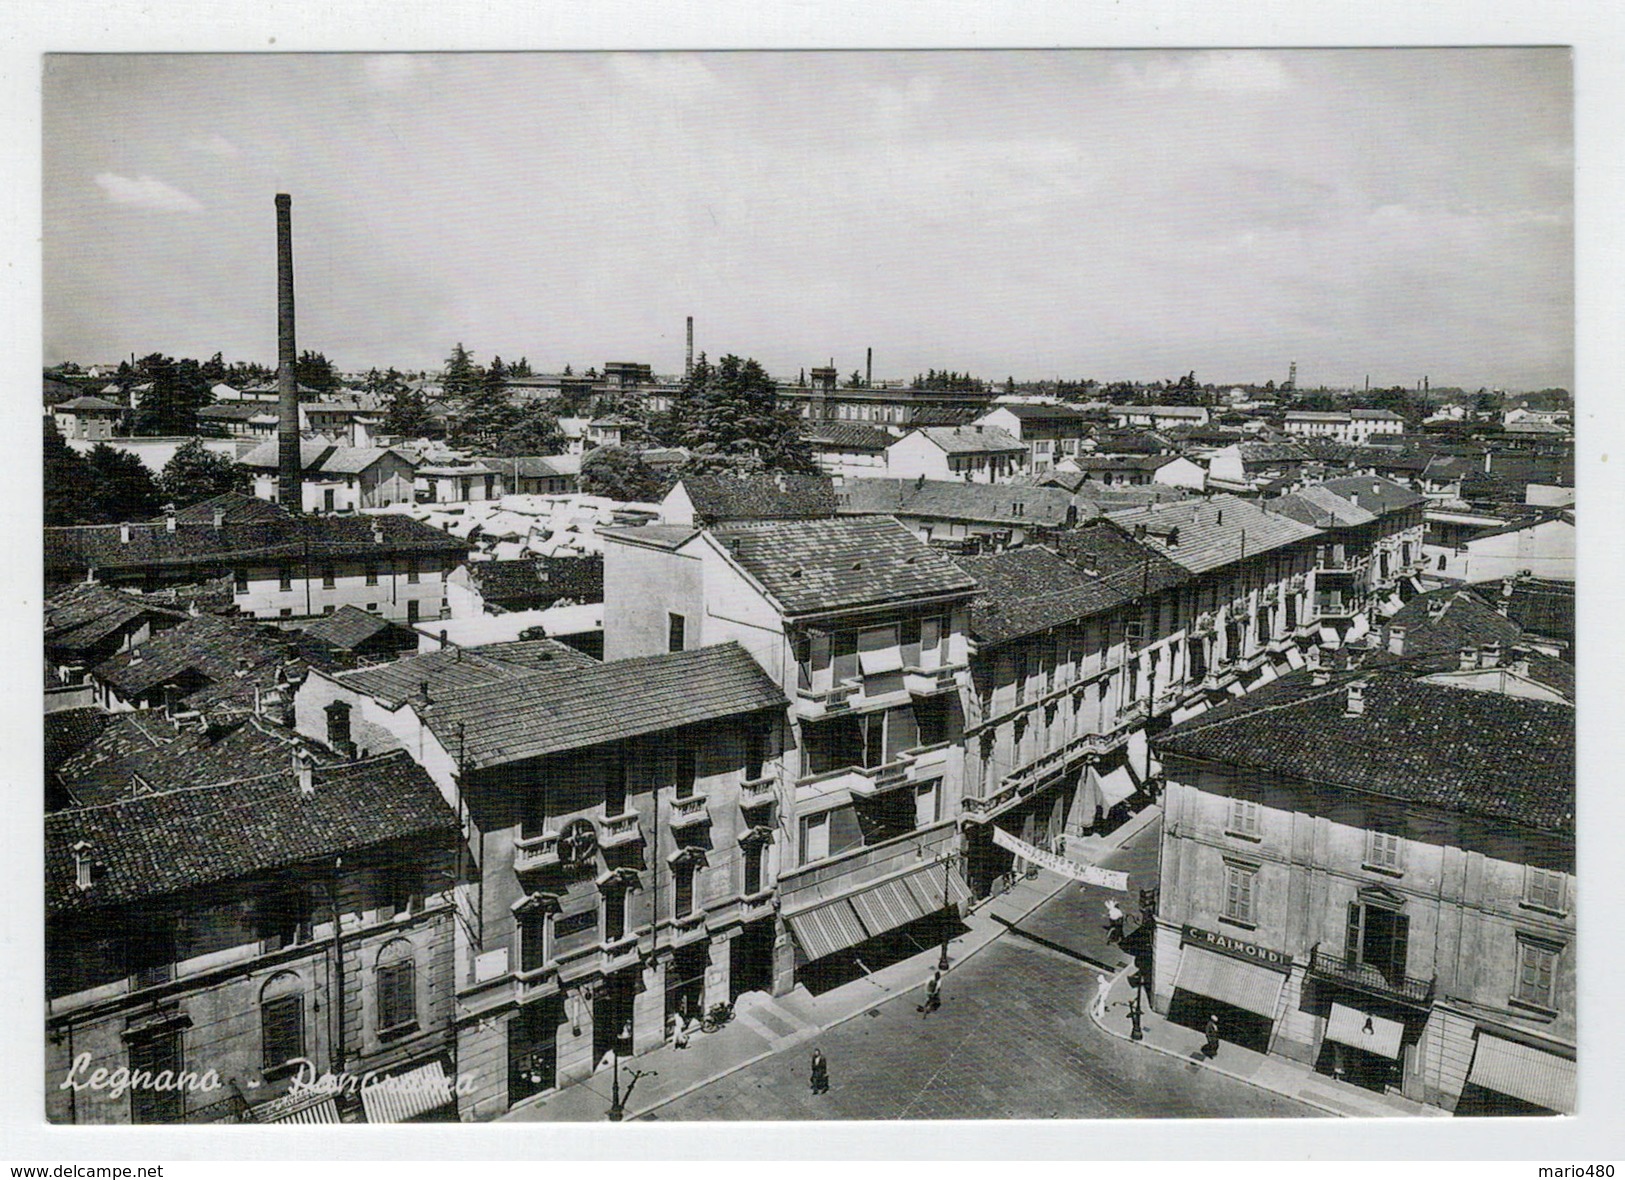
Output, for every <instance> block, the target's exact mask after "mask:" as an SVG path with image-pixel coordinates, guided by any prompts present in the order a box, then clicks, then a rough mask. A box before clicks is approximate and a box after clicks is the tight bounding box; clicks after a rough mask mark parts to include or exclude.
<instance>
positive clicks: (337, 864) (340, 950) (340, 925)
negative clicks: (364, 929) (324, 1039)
mask: <svg viewBox="0 0 1625 1180" xmlns="http://www.w3.org/2000/svg"><path fill="white" fill-rule="evenodd" d="M343 867H344V858H343V857H342V856H335V857H334V858H333V875H332V877H331V878H330V879H329V881H328V885H327V895H328V905H329V908H330V909H331V910H332V913H333V961H334V963H333V975H334V977H335V978H336V979H337V981H338V989H339V997H338V1002H337V1003H334V1002H333V997H332V996H331V995H330V996H328V998H327V1002H328V1006H329V1007H331V1008H332V1009H333V1012H334V1018H335V1019H336V1020H337V1021H338V1040H337V1042H336V1043H335V1044H334V1047H333V1070H334V1072H335V1073H340V1074H342V1073H343V1072H344V918H343V913H342V911H341V910H340V909H339V870H340V869H342V868H343Z"/></svg>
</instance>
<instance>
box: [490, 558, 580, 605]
mask: <svg viewBox="0 0 1625 1180" xmlns="http://www.w3.org/2000/svg"><path fill="white" fill-rule="evenodd" d="M467 568H468V576H469V579H470V580H471V581H472V582H473V583H474V584H475V586H477V587H478V588H479V591H480V597H481V598H483V599H484V600H485V602H486V603H487V604H489V605H498V606H501V605H504V604H511V603H527V604H529V603H533V602H538V601H539V600H544V599H545V600H548V601H549V602H551V601H554V600H557V599H560V598H573V599H574V600H575V601H577V602H602V601H603V600H604V558H603V555H602V554H599V553H593V554H588V555H587V556H585V557H527V558H520V559H517V560H514V561H471V562H469V563H468V567H467Z"/></svg>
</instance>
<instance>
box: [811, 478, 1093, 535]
mask: <svg viewBox="0 0 1625 1180" xmlns="http://www.w3.org/2000/svg"><path fill="white" fill-rule="evenodd" d="M839 497H840V498H841V501H842V502H841V508H840V510H841V512H842V513H843V514H850V515H864V514H868V513H882V514H884V515H887V516H908V517H921V518H928V519H933V520H963V521H973V522H975V523H978V524H1002V525H1026V526H1033V525H1040V526H1043V527H1047V528H1059V527H1061V526H1063V525H1065V524H1066V523H1067V522H1068V520H1069V519H1070V517H1069V515H1068V513H1069V510H1070V509H1071V507H1072V505H1073V503H1074V499H1073V496H1072V494H1071V493H1070V492H1068V491H1066V490H1065V489H1064V488H1053V487H1040V486H1035V485H1033V484H1013V483H1011V484H987V483H965V482H962V481H960V480H956V479H928V480H923V481H922V480H918V479H849V480H847V481H846V483H845V484H844V485H842V487H841V490H840V493H839ZM1080 515H1082V516H1084V517H1088V516H1091V515H1094V513H1093V512H1092V510H1091V509H1090V508H1089V507H1088V506H1087V505H1085V506H1084V507H1083V508H1082V509H1081V511H1080Z"/></svg>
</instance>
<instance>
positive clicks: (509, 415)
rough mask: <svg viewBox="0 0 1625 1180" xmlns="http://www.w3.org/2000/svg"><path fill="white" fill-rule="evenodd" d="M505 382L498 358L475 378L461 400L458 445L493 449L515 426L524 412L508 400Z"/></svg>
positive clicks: (503, 368)
mask: <svg viewBox="0 0 1625 1180" xmlns="http://www.w3.org/2000/svg"><path fill="white" fill-rule="evenodd" d="M459 347H461V346H460V345H459ZM507 378H508V374H507V369H506V368H505V367H504V366H503V364H502V358H501V357H497V358H496V359H495V360H493V361H492V362H491V368H490V369H489V370H488V371H486V372H484V373H480V374H479V379H478V381H477V382H476V383H475V384H474V385H473V386H472V387H470V389H469V392H468V396H467V397H466V398H465V399H464V404H463V413H462V417H460V418H459V419H458V420H457V441H458V442H459V443H460V444H464V445H471V446H479V447H494V446H495V445H496V442H497V440H498V439H499V438H501V437H502V436H503V435H505V434H507V433H508V431H510V430H512V429H514V428H515V427H516V426H518V425H519V423H520V420H521V419H522V418H523V417H524V411H523V410H521V409H520V408H519V407H518V406H516V405H514V404H513V401H512V400H511V399H510V398H509V396H508V383H507Z"/></svg>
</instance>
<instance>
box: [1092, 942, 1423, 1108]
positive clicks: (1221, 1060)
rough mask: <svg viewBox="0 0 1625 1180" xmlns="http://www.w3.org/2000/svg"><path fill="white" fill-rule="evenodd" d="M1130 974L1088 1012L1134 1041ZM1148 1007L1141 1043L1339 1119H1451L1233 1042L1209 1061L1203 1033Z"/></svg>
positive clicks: (1123, 975)
mask: <svg viewBox="0 0 1625 1180" xmlns="http://www.w3.org/2000/svg"><path fill="white" fill-rule="evenodd" d="M1130 974H1131V970H1130V969H1125V970H1124V971H1122V972H1121V973H1120V974H1119V975H1118V976H1117V978H1116V979H1114V980H1113V981H1112V988H1111V992H1110V993H1109V996H1108V999H1107V1003H1106V1015H1105V1016H1104V1017H1099V1016H1096V1015H1095V1014H1094V1011H1093V1010H1092V1009H1091V1011H1090V1014H1089V1015H1090V1018H1091V1019H1092V1020H1094V1022H1095V1024H1096V1025H1098V1026H1099V1027H1100V1029H1101V1031H1102V1032H1105V1033H1108V1034H1110V1035H1111V1036H1114V1037H1117V1038H1119V1039H1121V1040H1125V1041H1131V1040H1132V1039H1133V1038H1132V1035H1131V1034H1132V1027H1133V1026H1132V1022H1131V1021H1130V1020H1129V1015H1128V1010H1129V1001H1130V1000H1131V999H1132V996H1133V989H1132V988H1130V987H1129V984H1128V977H1129V975H1130ZM1144 1008H1145V1010H1144V1013H1143V1014H1142V1015H1141V1017H1140V1031H1141V1032H1142V1033H1143V1034H1144V1039H1143V1040H1141V1041H1139V1042H1138V1043H1139V1044H1140V1045H1141V1046H1142V1047H1144V1048H1146V1049H1151V1050H1153V1051H1155V1052H1157V1053H1163V1054H1166V1055H1167V1056H1169V1057H1177V1058H1179V1059H1180V1060H1182V1061H1186V1062H1189V1063H1190V1064H1192V1065H1194V1066H1199V1067H1201V1068H1202V1069H1211V1070H1213V1071H1215V1072H1217V1073H1221V1074H1224V1075H1225V1076H1226V1077H1231V1078H1235V1079H1237V1080H1238V1081H1243V1082H1247V1083H1249V1084H1251V1085H1254V1086H1258V1087H1260V1088H1261V1089H1265V1090H1271V1091H1273V1092H1275V1093H1277V1094H1280V1095H1282V1096H1283V1097H1286V1098H1291V1099H1294V1100H1295V1101H1298V1102H1302V1103H1304V1104H1305V1105H1307V1106H1313V1107H1315V1108H1316V1109H1317V1110H1321V1111H1324V1112H1325V1113H1327V1114H1329V1115H1336V1116H1338V1117H1340V1118H1393V1117H1394V1116H1396V1115H1409V1116H1411V1117H1415V1116H1418V1115H1420V1116H1433V1117H1439V1118H1448V1117H1450V1116H1449V1112H1448V1111H1443V1110H1440V1109H1438V1108H1437V1107H1432V1106H1424V1105H1422V1104H1421V1103H1419V1102H1412V1101H1411V1100H1410V1099H1408V1098H1402V1097H1400V1096H1399V1095H1397V1094H1378V1093H1375V1092H1374V1091H1371V1090H1367V1089H1365V1088H1364V1087H1363V1086H1355V1085H1351V1084H1349V1083H1347V1082H1339V1081H1337V1080H1336V1079H1334V1078H1329V1077H1327V1076H1326V1075H1325V1074H1320V1073H1316V1072H1315V1071H1314V1070H1313V1069H1311V1068H1310V1067H1309V1066H1307V1065H1305V1064H1303V1063H1302V1062H1298V1061H1291V1060H1289V1059H1287V1058H1285V1057H1273V1056H1270V1055H1268V1054H1265V1053H1255V1052H1254V1051H1253V1050H1251V1049H1244V1048H1242V1047H1241V1046H1240V1045H1236V1044H1232V1043H1231V1042H1229V1041H1224V1042H1222V1043H1221V1044H1220V1046H1219V1052H1218V1055H1217V1056H1216V1057H1214V1058H1213V1059H1212V1060H1209V1059H1208V1058H1206V1057H1204V1056H1202V1052H1201V1049H1202V1043H1203V1041H1204V1040H1205V1039H1206V1038H1205V1037H1204V1036H1203V1034H1202V1033H1200V1032H1198V1031H1196V1030H1195V1029H1191V1028H1186V1027H1185V1026H1184V1025H1180V1024H1174V1023H1172V1022H1171V1021H1169V1020H1167V1019H1166V1018H1164V1017H1163V1016H1161V1015H1160V1014H1158V1013H1156V1012H1154V1011H1152V1009H1151V1007H1150V1005H1149V1004H1146V1005H1144Z"/></svg>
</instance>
